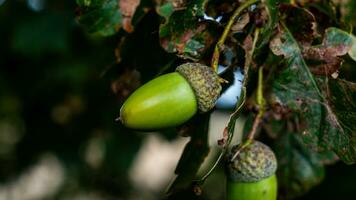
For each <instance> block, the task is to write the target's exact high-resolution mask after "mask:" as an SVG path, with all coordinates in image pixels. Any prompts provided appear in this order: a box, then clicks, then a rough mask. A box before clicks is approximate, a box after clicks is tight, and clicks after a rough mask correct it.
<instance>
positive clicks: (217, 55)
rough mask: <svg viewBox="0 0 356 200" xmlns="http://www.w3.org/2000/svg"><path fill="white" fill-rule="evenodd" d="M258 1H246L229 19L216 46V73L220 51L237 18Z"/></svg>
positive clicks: (214, 59)
mask: <svg viewBox="0 0 356 200" xmlns="http://www.w3.org/2000/svg"><path fill="white" fill-rule="evenodd" d="M258 1H259V0H248V1H246V2H245V3H243V4H242V5H241V6H239V7H238V8H237V9H236V10H235V12H234V13H233V15H232V16H231V18H230V19H229V22H228V23H227V25H226V26H225V29H224V32H223V34H222V35H221V37H220V39H219V41H218V42H217V44H216V46H215V49H214V53H213V57H212V59H211V67H212V68H213V69H214V71H215V72H217V71H218V65H219V58H220V51H221V50H222V46H223V45H224V43H225V40H226V38H227V36H228V34H229V32H230V29H231V27H232V25H233V24H234V22H235V19H236V17H237V16H239V15H240V14H241V12H242V11H243V10H245V9H246V8H248V7H249V6H251V5H252V4H254V3H256V2H258Z"/></svg>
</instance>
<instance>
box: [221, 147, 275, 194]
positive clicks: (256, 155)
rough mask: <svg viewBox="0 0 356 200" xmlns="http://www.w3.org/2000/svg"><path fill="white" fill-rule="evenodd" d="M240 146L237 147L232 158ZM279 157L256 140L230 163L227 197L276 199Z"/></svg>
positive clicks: (232, 152)
mask: <svg viewBox="0 0 356 200" xmlns="http://www.w3.org/2000/svg"><path fill="white" fill-rule="evenodd" d="M237 149H238V146H234V147H233V148H232V150H231V154H230V155H229V157H232V156H233V155H234V154H235V153H236V151H237ZM276 170H277V159H276V156H275V155H274V153H273V151H272V150H271V149H270V148H269V147H268V146H266V145H265V144H263V143H261V142H258V141H252V143H251V144H249V145H248V146H246V147H245V148H243V149H242V150H241V151H240V153H239V154H238V155H237V156H236V158H234V160H232V161H231V162H227V170H226V173H227V185H226V187H227V188H226V189H227V200H276V199H277V178H276V175H275V173H276Z"/></svg>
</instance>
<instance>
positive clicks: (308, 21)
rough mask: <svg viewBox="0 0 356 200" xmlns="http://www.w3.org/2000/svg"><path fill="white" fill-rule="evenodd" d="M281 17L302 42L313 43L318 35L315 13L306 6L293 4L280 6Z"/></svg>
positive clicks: (295, 36)
mask: <svg viewBox="0 0 356 200" xmlns="http://www.w3.org/2000/svg"><path fill="white" fill-rule="evenodd" d="M279 11H280V12H281V13H280V14H281V17H280V18H281V19H280V20H282V21H283V22H284V23H285V24H286V26H287V27H288V29H289V31H290V32H291V33H292V35H293V36H294V38H295V39H296V40H297V41H298V42H300V43H302V44H311V43H312V42H313V40H314V39H315V38H316V37H317V36H318V33H317V30H316V20H315V17H314V15H313V14H312V13H311V12H310V11H308V10H307V9H305V8H301V7H297V6H294V5H291V4H281V5H280V6H279Z"/></svg>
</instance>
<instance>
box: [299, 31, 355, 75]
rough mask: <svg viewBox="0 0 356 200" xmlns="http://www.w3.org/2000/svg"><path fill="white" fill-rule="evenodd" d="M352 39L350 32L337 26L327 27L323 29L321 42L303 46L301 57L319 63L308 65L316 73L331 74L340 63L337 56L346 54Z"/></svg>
mask: <svg viewBox="0 0 356 200" xmlns="http://www.w3.org/2000/svg"><path fill="white" fill-rule="evenodd" d="M352 44H353V41H352V37H351V35H350V34H348V33H346V32H345V31H342V30H340V29H337V28H333V27H331V28H328V29H326V31H325V35H324V39H323V42H322V44H320V45H316V46H304V47H303V52H302V54H303V57H304V58H305V59H307V60H312V61H313V62H315V61H318V62H320V64H316V65H314V66H312V65H310V67H312V68H311V71H312V72H313V73H314V74H317V75H331V74H333V73H335V72H336V71H337V70H338V69H339V68H340V67H341V64H342V59H341V58H340V57H339V56H343V55H345V54H347V53H348V52H349V51H350V50H351V47H352Z"/></svg>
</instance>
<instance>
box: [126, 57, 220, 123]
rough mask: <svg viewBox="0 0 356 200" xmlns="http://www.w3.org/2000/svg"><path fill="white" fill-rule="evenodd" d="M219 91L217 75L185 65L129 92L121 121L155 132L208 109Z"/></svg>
mask: <svg viewBox="0 0 356 200" xmlns="http://www.w3.org/2000/svg"><path fill="white" fill-rule="evenodd" d="M220 91H221V85H220V83H219V77H218V75H217V74H216V73H215V72H214V71H213V70H212V69H211V68H210V67H207V66H205V65H202V64H199V63H185V64H183V65H180V66H178V67H177V69H176V72H172V73H169V74H165V75H162V76H159V77H157V78H155V79H153V80H151V81H149V82H147V83H146V84H144V85H143V86H141V87H140V88H138V89H137V90H136V91H134V93H132V94H131V95H130V96H129V98H128V99H127V100H126V101H125V102H124V104H123V105H122V107H121V109H120V120H121V122H122V123H123V124H124V125H125V126H127V127H129V128H133V129H138V130H156V129H162V128H167V127H174V126H177V125H180V124H182V123H184V122H186V121H188V120H189V119H190V118H191V117H192V116H193V115H194V114H195V113H197V112H198V111H199V112H202V113H203V112H207V111H209V110H211V109H212V108H213V107H214V105H215V102H216V100H217V98H218V97H219V94H220Z"/></svg>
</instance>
